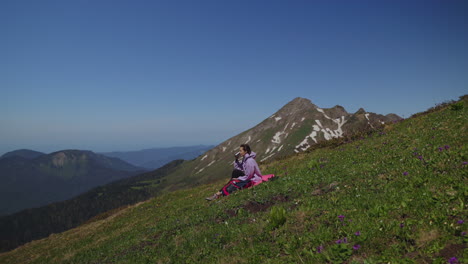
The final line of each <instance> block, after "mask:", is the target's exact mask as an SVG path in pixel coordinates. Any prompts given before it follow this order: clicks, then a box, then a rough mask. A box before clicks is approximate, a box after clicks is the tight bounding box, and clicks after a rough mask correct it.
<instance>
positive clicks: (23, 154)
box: [0, 149, 45, 159]
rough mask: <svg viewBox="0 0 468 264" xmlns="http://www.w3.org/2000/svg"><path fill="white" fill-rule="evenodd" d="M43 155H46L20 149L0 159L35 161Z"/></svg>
mask: <svg viewBox="0 0 468 264" xmlns="http://www.w3.org/2000/svg"><path fill="white" fill-rule="evenodd" d="M42 155H45V153H42V152H39V151H34V150H30V149H18V150H14V151H10V152H8V153H5V154H3V155H2V156H1V157H0V159H3V158H9V157H22V158H25V159H35V158H37V157H39V156H42Z"/></svg>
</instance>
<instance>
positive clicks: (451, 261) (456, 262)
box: [448, 257, 458, 264]
mask: <svg viewBox="0 0 468 264" xmlns="http://www.w3.org/2000/svg"><path fill="white" fill-rule="evenodd" d="M448 262H449V263H450V264H458V259H457V258H456V257H452V258H450V259H449V261H448Z"/></svg>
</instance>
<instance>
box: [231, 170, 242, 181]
mask: <svg viewBox="0 0 468 264" xmlns="http://www.w3.org/2000/svg"><path fill="white" fill-rule="evenodd" d="M241 176H245V174H244V172H243V171H241V170H233V171H232V176H231V179H232V178H239V177H241Z"/></svg>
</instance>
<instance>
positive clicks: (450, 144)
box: [0, 97, 468, 263]
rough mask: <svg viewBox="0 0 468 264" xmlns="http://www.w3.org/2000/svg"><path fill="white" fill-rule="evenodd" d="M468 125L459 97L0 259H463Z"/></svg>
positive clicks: (465, 106)
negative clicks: (233, 181)
mask: <svg viewBox="0 0 468 264" xmlns="http://www.w3.org/2000/svg"><path fill="white" fill-rule="evenodd" d="M465 98H466V97H465ZM467 124H468V102H467V100H466V99H465V100H462V101H460V102H458V103H456V104H450V105H444V106H441V107H439V108H437V109H434V110H432V111H430V113H427V114H421V115H419V116H417V117H415V118H411V119H407V120H405V121H403V122H399V123H396V124H392V125H389V126H386V127H385V129H384V130H383V131H381V132H377V133H373V134H369V135H364V136H362V137H361V138H359V139H357V140H354V141H352V142H348V143H346V144H337V142H334V143H335V144H334V145H333V146H332V145H331V144H330V146H329V147H324V148H320V149H315V150H313V151H311V152H309V153H305V154H301V155H296V156H293V157H290V158H288V159H284V160H281V161H277V162H274V163H270V164H266V165H263V168H262V169H263V172H264V173H265V174H270V173H274V174H276V175H278V178H277V179H276V180H275V181H271V182H267V183H263V184H261V185H259V186H256V187H254V188H252V189H249V190H244V191H241V192H237V193H235V194H233V195H232V196H230V197H225V198H221V199H219V200H216V201H215V202H211V203H210V202H206V201H204V197H206V196H209V195H211V194H212V193H213V192H214V191H216V190H217V189H218V188H219V187H221V185H222V184H223V183H224V182H223V181H219V182H216V183H213V184H211V185H203V186H200V187H196V188H194V189H192V190H181V191H176V192H172V193H168V194H164V195H162V196H159V197H156V198H154V199H151V200H149V201H147V202H143V203H140V204H137V205H134V206H132V207H129V208H127V209H124V210H120V211H118V212H117V213H115V214H111V215H110V216H108V217H107V218H105V219H102V218H97V219H96V220H95V221H93V222H89V223H88V224H85V225H82V226H80V227H78V228H75V229H72V230H69V231H67V232H64V233H61V234H54V235H51V236H50V237H49V238H46V239H43V240H39V241H33V242H31V243H28V244H26V245H24V246H22V247H20V248H18V249H15V250H13V251H11V252H7V253H3V254H1V255H0V263H449V261H452V262H450V263H467V261H468V255H467V253H466V251H467V250H466V243H467V240H468V239H467V235H466V232H467V229H468V228H467V227H468V226H467V220H468V219H467V210H466V209H467V195H468V182H467V175H468V173H467V171H468V164H467V162H468V152H467V142H468V138H467V135H468V133H467ZM226 177H228V175H226ZM455 261H458V262H455Z"/></svg>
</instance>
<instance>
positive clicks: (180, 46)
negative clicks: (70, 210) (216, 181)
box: [0, 0, 468, 154]
mask: <svg viewBox="0 0 468 264" xmlns="http://www.w3.org/2000/svg"><path fill="white" fill-rule="evenodd" d="M467 47H468V1H464V0H450V1H447V0H439V1H431V0H423V1H413V0H411V1H408V0H401V1H398V0H392V1H375V0H368V1H348V0H342V1H335V0H324V1H315V0H314V1H299V0H293V1H285V0H283V1H272V0H265V1H255V0H248V1H247V0H246V1H244V0H235V1H234V0H233V1H222V0H213V1H208V0H197V1H193V0H189V1H179V0H172V1H158V0H155V1H150V0H148V1H142V0H128V1H123V0H89V1H86V0H74V1H71V0H57V1H49V0H41V1H36V0H31V1H24V0H2V1H0V154H2V153H4V152H7V151H11V150H14V149H19V148H29V149H34V150H38V151H44V152H51V151H55V150H60V149H68V148H76V149H90V150H94V151H112V150H137V149H142V148H152V147H167V146H183V145H193V144H218V143H221V142H222V141H224V140H226V139H228V138H230V137H232V136H235V135H237V134H238V133H240V132H242V131H245V130H247V129H249V128H251V127H253V126H255V125H256V124H258V123H259V122H261V121H263V120H264V119H265V118H267V117H269V116H270V115H271V114H273V113H274V112H276V111H277V110H278V109H279V108H281V107H282V106H283V105H284V104H286V103H288V102H289V101H290V100H292V99H294V98H295V97H305V98H308V99H310V100H311V101H312V102H313V103H314V104H316V105H318V106H319V107H322V108H328V107H333V106H335V105H342V106H343V107H345V109H346V110H347V111H348V112H355V111H357V110H358V109H359V108H360V107H363V108H364V109H366V110H367V111H371V112H376V113H381V114H388V113H396V114H398V115H400V116H404V117H409V116H410V115H411V114H414V113H416V112H420V111H423V110H426V109H427V108H430V107H432V106H434V105H435V104H437V103H441V102H443V101H446V100H452V99H458V97H459V96H461V95H463V94H466V93H467V92H468V86H467V83H468V82H467V81H468V48H467Z"/></svg>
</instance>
